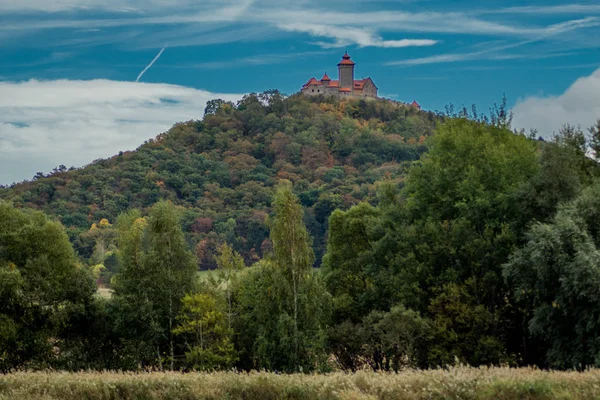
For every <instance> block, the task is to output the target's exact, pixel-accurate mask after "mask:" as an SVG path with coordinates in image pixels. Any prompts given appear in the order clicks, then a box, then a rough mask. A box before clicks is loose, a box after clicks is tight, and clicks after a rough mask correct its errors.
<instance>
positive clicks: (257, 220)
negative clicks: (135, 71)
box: [0, 91, 438, 269]
mask: <svg viewBox="0 0 600 400" xmlns="http://www.w3.org/2000/svg"><path fill="white" fill-rule="evenodd" d="M205 112H206V115H205V117H204V118H203V119H202V120H194V121H189V122H183V123H178V124H176V125H174V126H173V127H172V128H171V129H170V130H169V131H168V132H166V133H163V134H160V135H158V136H157V137H156V138H155V139H151V140H148V141H147V142H146V143H144V144H143V145H141V146H140V147H139V148H138V149H137V150H135V151H131V152H121V153H119V154H118V155H116V156H114V157H112V158H110V159H105V160H97V161H94V162H93V163H91V164H90V165H88V166H86V167H84V168H80V169H74V170H66V168H63V167H61V168H58V169H56V170H55V172H53V173H51V174H49V175H47V176H44V175H42V174H38V175H37V176H36V177H35V178H34V179H33V180H32V181H27V182H23V183H19V184H16V185H13V186H11V187H9V188H4V189H0V199H5V200H9V201H11V202H12V203H13V204H15V205H16V206H17V207H24V208H34V209H38V210H42V211H44V212H45V213H47V214H49V215H51V216H54V217H56V218H58V219H59V220H60V221H61V222H62V224H63V225H64V226H65V227H66V228H67V231H68V233H69V236H70V238H71V241H72V242H73V244H74V246H75V249H76V250H77V252H78V254H79V256H80V257H81V258H82V259H84V260H86V261H87V260H90V258H94V257H93V256H94V253H95V252H96V253H98V252H101V253H102V260H99V261H100V262H103V261H104V260H103V259H104V258H105V256H106V254H109V255H110V247H111V243H110V242H111V238H112V237H113V235H112V234H111V233H110V232H109V231H107V232H108V233H106V232H105V233H103V234H99V233H98V229H96V228H97V227H102V226H104V227H107V226H108V227H109V226H110V225H109V224H110V223H113V222H114V221H115V219H116V217H117V216H118V215H119V214H120V213H121V212H123V211H125V210H127V209H130V208H140V209H142V210H145V209H147V208H148V207H150V206H151V205H153V204H154V203H156V202H157V201H159V200H161V199H168V200H171V201H173V202H174V203H175V204H176V205H179V206H183V207H185V210H184V218H183V220H184V231H185V233H186V239H187V241H188V243H189V245H190V246H191V247H192V248H193V249H195V252H196V254H197V255H198V256H199V257H198V258H199V260H200V261H199V262H200V268H202V269H210V268H213V267H214V259H213V253H214V251H215V248H216V246H217V245H218V244H219V243H222V242H229V243H230V244H232V245H233V247H234V248H235V249H236V250H238V251H239V252H240V253H241V254H242V255H243V257H244V258H245V260H246V262H247V263H250V262H253V261H256V260H258V259H259V258H261V257H262V254H263V252H264V250H265V248H266V247H269V246H270V243H269V242H268V232H269V231H268V228H267V225H266V219H267V216H268V215H269V213H270V202H271V198H272V195H273V192H274V189H273V188H274V185H275V184H276V182H277V181H278V180H280V179H288V180H291V181H292V182H294V183H295V186H294V187H295V191H296V194H297V195H298V196H299V198H300V200H301V203H302V205H303V206H304V207H305V216H306V217H305V218H306V221H305V222H306V224H307V226H308V228H309V230H310V233H311V234H312V236H313V238H314V246H315V250H316V253H317V263H318V262H319V260H320V258H321V256H322V254H323V253H324V247H325V246H324V241H325V233H326V223H327V219H328V217H329V215H330V214H331V212H332V211H333V210H335V209H337V208H340V209H342V210H344V209H348V208H350V207H351V206H353V205H355V204H357V203H359V202H360V201H362V200H367V201H370V202H374V200H375V193H376V182H377V181H379V180H382V179H386V180H392V181H395V182H401V181H402V180H403V176H404V174H405V172H406V170H407V167H408V166H409V165H410V164H411V163H412V162H413V161H415V160H417V159H418V158H419V157H420V155H421V154H422V153H423V152H425V151H426V144H425V142H426V139H427V137H429V136H430V135H431V134H432V132H433V130H434V126H435V123H436V119H437V118H438V117H437V116H436V115H435V114H434V113H431V112H423V111H418V110H416V109H414V108H411V107H408V106H406V105H404V104H401V103H396V102H392V101H386V100H379V101H367V102H366V101H364V100H363V101H359V100H344V101H340V100H337V99H333V98H311V99H309V98H305V97H302V96H291V97H289V98H283V97H282V96H280V95H279V93H278V92H276V91H270V92H266V93H263V94H260V95H248V96H246V97H245V98H244V99H242V100H241V101H240V102H239V103H238V104H235V105H234V104H232V103H225V102H223V101H219V100H215V101H212V102H209V104H208V105H207V108H206V110H205ZM198 113H199V114H201V110H198ZM149 136H150V133H149ZM103 220H105V221H103ZM101 221H102V223H101ZM91 228H92V229H91ZM96 258H97V257H96ZM90 262H95V261H93V260H90ZM105 264H106V265H107V268H109V269H110V266H111V263H110V262H105Z"/></svg>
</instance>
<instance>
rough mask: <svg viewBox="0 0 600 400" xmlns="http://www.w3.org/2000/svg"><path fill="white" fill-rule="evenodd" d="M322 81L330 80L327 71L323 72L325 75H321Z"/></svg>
mask: <svg viewBox="0 0 600 400" xmlns="http://www.w3.org/2000/svg"><path fill="white" fill-rule="evenodd" d="M323 81H331V79H330V78H329V76H327V72H325V75H323V77H322V78H321V82H323Z"/></svg>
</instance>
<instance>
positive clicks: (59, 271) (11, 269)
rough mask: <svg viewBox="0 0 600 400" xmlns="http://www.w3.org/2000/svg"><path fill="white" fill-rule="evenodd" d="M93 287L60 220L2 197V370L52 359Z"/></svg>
mask: <svg viewBox="0 0 600 400" xmlns="http://www.w3.org/2000/svg"><path fill="white" fill-rule="evenodd" d="M94 291H95V285H94V283H93V280H92V279H91V276H90V275H89V274H88V273H87V271H86V270H85V269H84V268H82V267H81V265H80V264H79V263H78V261H77V257H76V256H75V252H74V251H73V248H72V246H71V244H70V243H69V239H68V237H67V235H66V233H65V230H64V228H63V227H62V225H61V224H60V223H58V222H55V221H52V220H50V219H48V218H47V217H46V216H45V215H44V214H43V213H41V212H37V211H31V210H18V209H15V208H14V207H12V206H11V205H10V204H8V203H6V202H2V201H0V327H1V328H0V370H2V371H7V370H8V369H11V368H22V367H42V366H47V365H49V364H51V363H53V362H54V360H55V359H56V357H60V355H61V352H60V349H61V347H62V345H63V342H62V338H63V337H64V336H65V335H68V334H69V330H70V329H75V326H73V325H74V321H73V316H74V315H76V314H78V313H84V312H85V309H86V308H87V307H88V306H89V304H90V303H91V302H92V295H93V293H94ZM53 343H55V345H56V346H57V348H58V349H59V353H58V355H57V354H56V353H53V352H52V346H53Z"/></svg>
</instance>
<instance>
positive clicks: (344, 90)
mask: <svg viewBox="0 0 600 400" xmlns="http://www.w3.org/2000/svg"><path fill="white" fill-rule="evenodd" d="M351 91H352V89H350V88H349V87H343V88H340V92H351Z"/></svg>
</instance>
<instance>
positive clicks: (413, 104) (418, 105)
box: [410, 100, 421, 109]
mask: <svg viewBox="0 0 600 400" xmlns="http://www.w3.org/2000/svg"><path fill="white" fill-rule="evenodd" d="M410 105H411V106H413V107H416V108H418V109H421V105H420V104H419V103H417V101H416V100H413V102H412V103H411V104H410Z"/></svg>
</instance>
